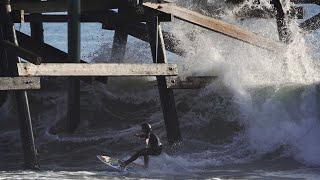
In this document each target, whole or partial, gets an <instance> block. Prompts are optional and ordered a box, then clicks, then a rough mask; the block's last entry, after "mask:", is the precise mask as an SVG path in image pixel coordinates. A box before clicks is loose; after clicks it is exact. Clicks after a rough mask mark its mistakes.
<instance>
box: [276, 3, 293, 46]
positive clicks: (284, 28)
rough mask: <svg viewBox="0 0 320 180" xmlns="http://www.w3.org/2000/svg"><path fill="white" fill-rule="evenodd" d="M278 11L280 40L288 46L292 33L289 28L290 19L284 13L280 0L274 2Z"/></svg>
mask: <svg viewBox="0 0 320 180" xmlns="http://www.w3.org/2000/svg"><path fill="white" fill-rule="evenodd" d="M271 3H272V4H273V5H274V8H275V10H276V19H277V27H278V33H279V40H280V41H282V42H284V43H286V44H288V43H290V41H291V32H290V30H289V28H288V19H287V17H286V15H285V13H284V11H283V8H282V5H281V2H280V0H272V1H271Z"/></svg>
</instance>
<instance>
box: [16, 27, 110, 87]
mask: <svg viewBox="0 0 320 180" xmlns="http://www.w3.org/2000/svg"><path fill="white" fill-rule="evenodd" d="M16 32H17V37H18V41H19V46H20V47H23V48H24V49H27V50H28V51H32V52H35V53H37V54H39V55H40V56H41V57H44V59H42V61H43V62H49V63H65V62H68V54H67V53H65V52H63V51H61V50H59V49H57V48H55V47H53V46H51V45H49V44H46V43H41V42H38V41H36V40H34V39H32V38H31V37H30V36H28V35H26V34H24V33H22V32H20V31H16ZM81 63H87V62H86V61H84V60H81ZM81 80H82V81H83V82H88V83H91V79H90V80H88V78H81ZM93 80H96V81H99V82H101V83H104V84H105V83H106V82H105V79H104V78H102V79H100V78H94V79H93Z"/></svg>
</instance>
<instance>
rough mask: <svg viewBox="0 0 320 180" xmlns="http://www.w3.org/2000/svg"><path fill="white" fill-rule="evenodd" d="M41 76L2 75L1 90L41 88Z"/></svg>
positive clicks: (0, 80)
mask: <svg viewBox="0 0 320 180" xmlns="http://www.w3.org/2000/svg"><path fill="white" fill-rule="evenodd" d="M40 87H41V86H40V77H0V91H6V90H28V89H40Z"/></svg>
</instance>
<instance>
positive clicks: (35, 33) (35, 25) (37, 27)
mask: <svg viewBox="0 0 320 180" xmlns="http://www.w3.org/2000/svg"><path fill="white" fill-rule="evenodd" d="M31 16H33V17H35V18H36V19H40V20H39V21H30V31H31V37H32V38H33V39H34V40H36V41H38V42H40V43H44V36H43V31H44V30H43V23H42V21H41V17H42V14H41V13H35V14H31Z"/></svg>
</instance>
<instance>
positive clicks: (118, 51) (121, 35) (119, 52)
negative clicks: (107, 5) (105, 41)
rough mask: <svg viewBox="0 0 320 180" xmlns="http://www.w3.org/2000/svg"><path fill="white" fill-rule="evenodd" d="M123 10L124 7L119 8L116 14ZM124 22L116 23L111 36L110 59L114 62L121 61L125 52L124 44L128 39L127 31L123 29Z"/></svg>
mask: <svg viewBox="0 0 320 180" xmlns="http://www.w3.org/2000/svg"><path fill="white" fill-rule="evenodd" d="M124 12H125V9H123V8H120V9H119V11H118V14H119V15H120V16H121V15H123V13H124ZM124 26H125V24H118V25H116V29H115V32H114V36H113V44H112V51H111V60H112V62H114V63H121V61H123V59H124V56H125V54H126V46H127V41H128V33H127V32H126V31H125V30H124Z"/></svg>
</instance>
